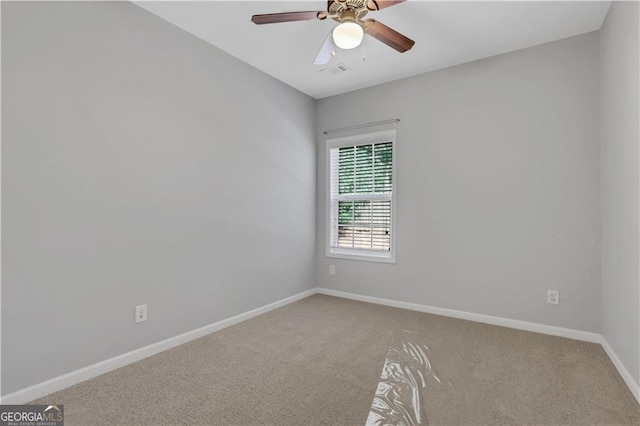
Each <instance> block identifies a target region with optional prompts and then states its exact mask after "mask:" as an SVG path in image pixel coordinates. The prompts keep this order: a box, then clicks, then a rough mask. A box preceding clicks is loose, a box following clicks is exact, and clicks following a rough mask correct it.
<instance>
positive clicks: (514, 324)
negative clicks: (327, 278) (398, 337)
mask: <svg viewBox="0 0 640 426" xmlns="http://www.w3.org/2000/svg"><path fill="white" fill-rule="evenodd" d="M317 290H318V293H320V294H326V295H328V296H335V297H341V298H343V299H352V300H359V301H361V302H369V303H375V304H378V305H385V306H392V307H394V308H401V309H408V310H411V311H418V312H426V313H429V314H435V315H442V316H445V317H452V318H459V319H464V320H469V321H475V322H481V323H485V324H492V325H499V326H502V327H508V328H515V329H518V330H525V331H532V332H535V333H541V334H549V335H552V336H559V337H567V338H569V339H574V340H582V341H585V342H591V343H599V344H601V345H602V347H603V348H604V350H605V352H606V353H607V355H608V356H609V358H610V359H611V362H613V365H614V366H615V367H616V369H617V370H618V373H620V376H622V379H623V380H624V381H625V383H626V384H627V386H628V387H629V389H630V390H631V393H632V394H633V396H634V397H635V399H636V400H637V401H638V403H639V404H640V387H639V386H638V383H636V382H635V380H634V379H633V376H631V374H630V373H629V371H628V370H627V369H626V368H625V366H624V365H623V364H622V362H621V361H620V358H618V355H617V354H616V353H615V352H614V350H613V349H612V348H611V346H609V343H608V342H607V341H606V340H605V338H604V337H602V336H601V335H600V334H598V333H590V332H588V331H581V330H574V329H571V328H563V327H555V326H552V325H544V324H537V323H533V322H526V321H520V320H514V319H510V318H501V317H494V316H490V315H482V314H474V313H471V312H465V311H457V310H454V309H445V308H436V307H434V306H428V305H419V304H417V303H409V302H400V301H397V300H390V299H382V298H379V297H372V296H363V295H360V294H354V293H347V292H344V291H338V290H331V289H327V288H321V287H319V288H318V289H317Z"/></svg>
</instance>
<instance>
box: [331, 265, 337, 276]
mask: <svg viewBox="0 0 640 426" xmlns="http://www.w3.org/2000/svg"><path fill="white" fill-rule="evenodd" d="M335 274H336V265H329V275H335Z"/></svg>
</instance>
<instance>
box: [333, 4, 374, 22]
mask: <svg viewBox="0 0 640 426" xmlns="http://www.w3.org/2000/svg"><path fill="white" fill-rule="evenodd" d="M346 11H353V13H354V14H355V18H356V19H362V18H364V16H365V15H366V14H367V13H368V12H369V10H368V9H367V1H366V0H344V1H341V0H333V1H330V2H329V7H328V12H329V15H331V18H332V19H333V20H334V21H336V22H341V20H342V15H343V14H344V12H346Z"/></svg>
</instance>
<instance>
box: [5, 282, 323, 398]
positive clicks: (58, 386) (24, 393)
mask: <svg viewBox="0 0 640 426" xmlns="http://www.w3.org/2000/svg"><path fill="white" fill-rule="evenodd" d="M315 293H316V289H315V288H313V289H311V290H307V291H304V292H302V293H298V294H296V295H293V296H291V297H287V298H286V299H282V300H279V301H277V302H274V303H270V304H269V305H266V306H262V307H260V308H257V309H253V310H251V311H248V312H244V313H242V314H239V315H236V316H233V317H231V318H227V319H224V320H222V321H218V322H215V323H213V324H209V325H206V326H204V327H201V328H198V329H196V330H192V331H188V332H186V333H183V334H180V335H178V336H175V337H170V338H168V339H166V340H163V341H161V342H157V343H153V344H151V345H148V346H145V347H143V348H140V349H135V350H133V351H131V352H127V353H125V354H122V355H118V356H116V357H113V358H110V359H107V360H105V361H101V362H98V363H96V364H93V365H89V366H87V367H84V368H81V369H79V370H75V371H72V372H70V373H67V374H63V375H62V376H58V377H54V378H53V379H50V380H47V381H45V382H42V383H38V384H36V385H33V386H29V387H28V388H25V389H21V390H19V391H16V392H13V393H10V394H7V395H4V396H2V399H1V403H2V404H24V403H27V402H30V401H33V400H34V399H38V398H42V397H43V396H46V395H49V394H50V393H53V392H57V391H59V390H62V389H64V388H67V387H69V386H72V385H75V384H77V383H80V382H83V381H85V380H89V379H92V378H94V377H96V376H99V375H101V374H104V373H108V372H109V371H113V370H115V369H117V368H120V367H124V366H125V365H129V364H131V363H134V362H136V361H139V360H141V359H144V358H147V357H150V356H152V355H155V354H157V353H160V352H162V351H166V350H167V349H171V348H174V347H176V346H179V345H182V344H184V343H187V342H190V341H191V340H195V339H197V338H200V337H203V336H206V335H207V334H210V333H213V332H214V331H218V330H221V329H223V328H227V327H230V326H232V325H235V324H238V323H239V322H242V321H245V320H248V319H250V318H253V317H255V316H258V315H261V314H264V313H266V312H269V311H272V310H274V309H277V308H280V307H282V306H284V305H288V304H289V303H293V302H296V301H298V300H300V299H304V298H305V297H309V296H311V295H313V294H315Z"/></svg>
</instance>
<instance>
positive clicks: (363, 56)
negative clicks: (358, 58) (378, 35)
mask: <svg viewBox="0 0 640 426" xmlns="http://www.w3.org/2000/svg"><path fill="white" fill-rule="evenodd" d="M361 45H362V62H364V61H365V60H366V59H367V58H366V57H365V54H364V40H362V43H361Z"/></svg>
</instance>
